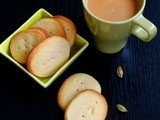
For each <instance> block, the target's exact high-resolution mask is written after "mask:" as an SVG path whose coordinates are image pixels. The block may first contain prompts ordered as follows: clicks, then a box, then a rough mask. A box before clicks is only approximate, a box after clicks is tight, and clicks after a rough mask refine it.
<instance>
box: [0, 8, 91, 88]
mask: <svg viewBox="0 0 160 120" xmlns="http://www.w3.org/2000/svg"><path fill="white" fill-rule="evenodd" d="M51 16H52V15H51V14H50V13H49V12H47V11H46V10H45V9H43V8H41V9H39V10H38V11H37V12H36V13H34V14H33V15H32V16H31V17H30V18H29V19H28V20H27V21H26V22H25V23H24V24H22V26H20V27H19V28H18V29H17V30H16V31H15V32H14V33H13V34H11V35H10V36H9V37H8V38H7V39H6V40H4V41H3V42H2V43H1V44H0V53H1V54H2V55H3V56H4V57H6V58H7V59H9V60H10V61H11V62H13V63H14V64H15V65H16V66H17V67H19V68H20V69H22V70H23V71H24V72H25V73H26V74H28V75H29V76H30V77H31V78H33V80H35V81H36V82H37V83H38V84H39V85H41V86H42V87H44V88H47V87H48V86H49V85H51V83H52V82H54V81H55V80H56V79H57V78H58V77H59V76H60V75H61V74H62V73H63V72H64V71H65V70H66V69H67V68H68V67H69V66H70V65H71V64H72V63H73V62H74V61H75V60H76V59H77V58H78V57H79V56H80V55H81V54H82V53H83V51H84V50H85V49H86V48H87V47H88V45H89V43H88V42H87V41H86V40H85V39H84V38H82V37H81V36H79V35H78V34H77V35H76V40H75V43H74V45H73V46H72V48H71V53H70V57H69V59H68V61H67V62H66V63H65V64H64V65H63V66H62V67H61V68H60V69H59V70H58V71H57V72H56V73H55V74H53V75H52V76H51V77H47V78H40V77H37V76H35V75H33V74H31V73H30V72H29V71H28V70H27V69H26V67H24V66H23V65H21V64H20V63H18V62H17V61H15V60H14V59H13V58H12V57H11V54H10V50H9V42H10V39H11V38H12V36H13V35H15V34H16V33H17V32H19V31H22V30H25V29H27V28H29V27H30V26H31V25H32V24H34V23H35V22H37V21H38V20H40V19H42V18H45V17H51Z"/></svg>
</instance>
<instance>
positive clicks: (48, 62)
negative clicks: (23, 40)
mask: <svg viewBox="0 0 160 120" xmlns="http://www.w3.org/2000/svg"><path fill="white" fill-rule="evenodd" d="M69 55H70V46H69V44H68V42H67V40H66V39H65V38H64V37H61V36H51V37H49V38H47V39H46V40H44V41H42V42H41V43H40V44H38V45H37V46H36V47H34V48H33V49H32V51H30V53H29V55H28V58H27V69H28V70H29V71H30V72H31V73H32V74H34V75H35V76H38V77H49V76H51V75H53V74H54V73H55V72H56V71H57V70H58V69H59V68H60V67H61V66H62V65H63V64H64V63H65V62H66V61H67V60H68V58H69Z"/></svg>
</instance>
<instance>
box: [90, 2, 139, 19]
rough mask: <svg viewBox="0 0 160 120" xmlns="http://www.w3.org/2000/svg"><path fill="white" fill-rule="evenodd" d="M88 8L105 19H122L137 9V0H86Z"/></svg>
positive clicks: (128, 16)
mask: <svg viewBox="0 0 160 120" xmlns="http://www.w3.org/2000/svg"><path fill="white" fill-rule="evenodd" d="M87 7H88V9H89V10H90V11H91V12H92V13H93V14H94V15H95V16H97V17H99V18H101V19H104V20H107V21H124V20H127V19H129V18H131V17H132V16H134V15H135V14H136V13H137V11H138V5H137V0H88V3H87Z"/></svg>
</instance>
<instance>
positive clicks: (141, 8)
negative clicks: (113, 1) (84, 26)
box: [82, 0, 146, 24]
mask: <svg viewBox="0 0 160 120" xmlns="http://www.w3.org/2000/svg"><path fill="white" fill-rule="evenodd" d="M87 1H88V0H82V3H83V7H84V9H85V10H86V11H87V12H88V13H89V14H90V15H91V16H92V17H94V18H95V19H97V20H98V21H101V22H104V23H110V24H123V23H127V22H130V21H133V20H134V19H136V18H137V17H138V16H140V15H141V14H142V12H143V10H144V8H145V5H146V0H142V6H141V7H140V9H139V10H138V12H137V13H136V14H135V15H134V16H132V17H131V18H129V19H127V20H123V21H109V20H104V19H102V18H99V17H97V16H95V15H94V14H93V13H92V12H91V11H90V10H89V9H88V7H87V6H86V3H87Z"/></svg>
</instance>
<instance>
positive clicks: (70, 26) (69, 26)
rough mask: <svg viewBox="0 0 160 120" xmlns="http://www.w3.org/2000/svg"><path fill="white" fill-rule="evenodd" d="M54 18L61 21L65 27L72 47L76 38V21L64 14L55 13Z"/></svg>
mask: <svg viewBox="0 0 160 120" xmlns="http://www.w3.org/2000/svg"><path fill="white" fill-rule="evenodd" d="M53 18H54V19H55V20H58V21H60V23H61V24H62V26H63V27H64V30H65V32H66V38H67V40H68V42H69V45H70V46H71V47H72V46H73V44H74V41H75V39H76V27H75V25H74V23H73V22H72V21H71V20H70V19H69V18H67V17H65V16H62V15H55V16H53Z"/></svg>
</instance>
